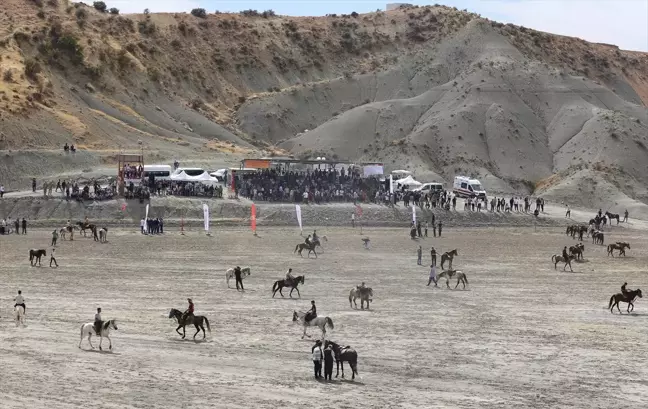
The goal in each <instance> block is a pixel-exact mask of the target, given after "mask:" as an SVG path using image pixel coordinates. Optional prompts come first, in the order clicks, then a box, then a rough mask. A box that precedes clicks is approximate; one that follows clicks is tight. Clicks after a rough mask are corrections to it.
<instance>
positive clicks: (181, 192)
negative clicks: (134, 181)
mask: <svg viewBox="0 0 648 409" xmlns="http://www.w3.org/2000/svg"><path fill="white" fill-rule="evenodd" d="M142 186H146V187H147V188H148V190H149V191H150V192H151V195H154V196H199V197H213V198H218V199H221V198H222V197H223V186H220V185H219V186H214V185H206V184H203V183H199V182H176V181H170V180H156V181H154V182H153V183H151V181H150V180H144V181H143V182H142Z"/></svg>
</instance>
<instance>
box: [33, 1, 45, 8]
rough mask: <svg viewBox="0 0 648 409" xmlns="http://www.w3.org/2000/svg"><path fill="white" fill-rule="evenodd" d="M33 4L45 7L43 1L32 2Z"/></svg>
mask: <svg viewBox="0 0 648 409" xmlns="http://www.w3.org/2000/svg"><path fill="white" fill-rule="evenodd" d="M32 3H34V4H35V5H36V6H38V7H43V0H32Z"/></svg>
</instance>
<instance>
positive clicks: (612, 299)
mask: <svg viewBox="0 0 648 409" xmlns="http://www.w3.org/2000/svg"><path fill="white" fill-rule="evenodd" d="M613 302H614V296H612V297H610V303H609V304H608V308H612V303H613Z"/></svg>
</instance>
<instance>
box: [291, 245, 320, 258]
mask: <svg viewBox="0 0 648 409" xmlns="http://www.w3.org/2000/svg"><path fill="white" fill-rule="evenodd" d="M316 246H317V244H315V243H311V244H306V243H299V244H298V245H296V246H295V251H293V254H295V253H297V252H298V251H299V256H300V257H304V256H302V251H304V250H308V257H310V253H313V254H315V258H317V253H316V252H315V247H316Z"/></svg>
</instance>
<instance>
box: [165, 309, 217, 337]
mask: <svg viewBox="0 0 648 409" xmlns="http://www.w3.org/2000/svg"><path fill="white" fill-rule="evenodd" d="M182 315H183V314H182V312H180V310H176V309H175V308H171V311H169V319H171V318H175V319H176V321H178V328H176V332H177V333H178V335H182V339H185V335H186V333H185V326H187V325H190V324H193V325H194V327H196V333H195V334H194V336H193V339H194V340H195V339H196V335H198V333H200V330H202V332H203V339H205V337H206V336H207V334H206V333H205V325H207V331H209V334H211V327H210V326H209V320H208V319H207V317H205V316H203V315H194V316H193V319H192V320H191V321H189V319H186V320H185V321H182ZM188 318H191V317H188ZM203 323H204V325H203ZM180 328H182V334H180V331H178V330H179V329H180Z"/></svg>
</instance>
